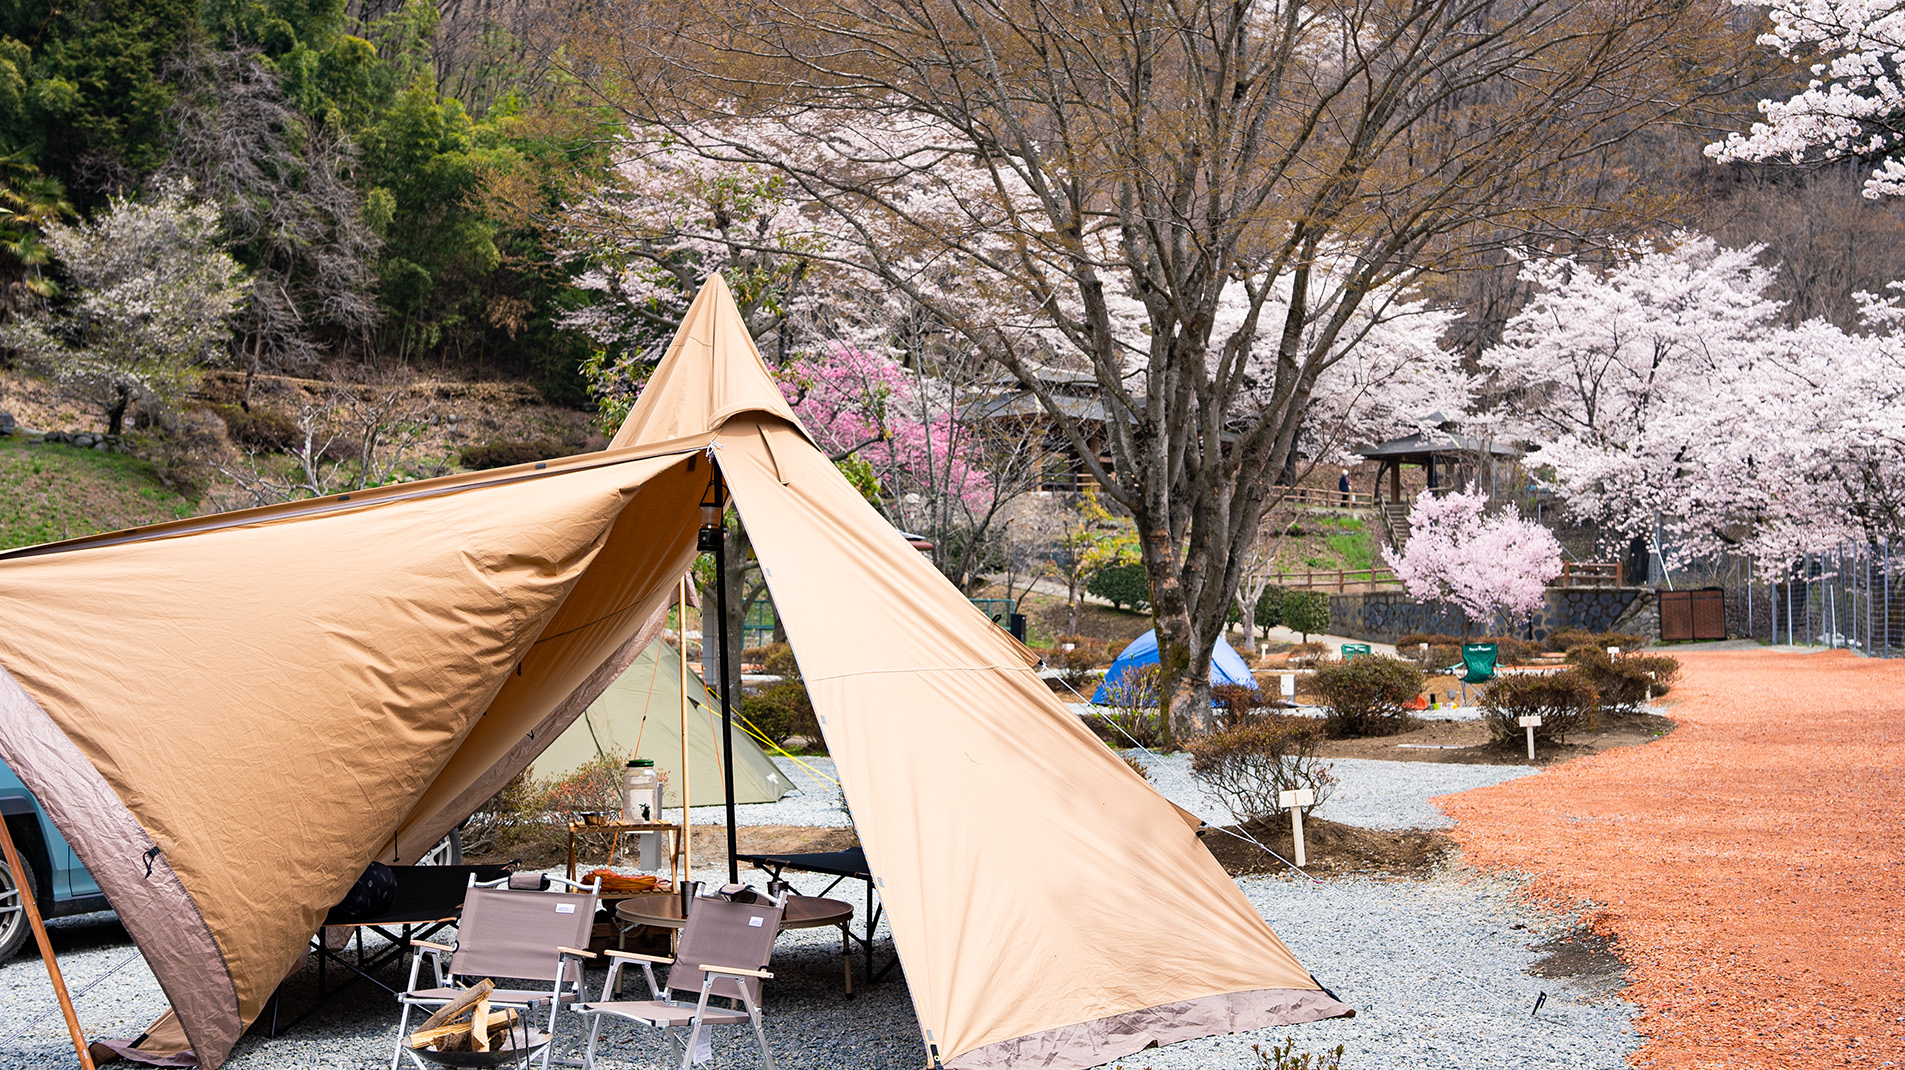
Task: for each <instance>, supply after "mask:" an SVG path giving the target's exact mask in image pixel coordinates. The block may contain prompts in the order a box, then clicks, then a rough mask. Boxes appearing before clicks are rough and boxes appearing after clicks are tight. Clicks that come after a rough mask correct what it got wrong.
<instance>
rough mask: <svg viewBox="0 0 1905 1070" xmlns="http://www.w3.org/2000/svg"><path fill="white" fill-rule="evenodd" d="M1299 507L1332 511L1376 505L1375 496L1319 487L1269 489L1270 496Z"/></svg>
mask: <svg viewBox="0 0 1905 1070" xmlns="http://www.w3.org/2000/svg"><path fill="white" fill-rule="evenodd" d="M1278 495H1282V496H1283V500H1284V501H1289V502H1296V503H1297V504H1299V505H1326V506H1329V507H1330V508H1332V509H1367V508H1369V507H1370V506H1372V505H1374V504H1376V500H1375V495H1373V494H1363V493H1361V492H1359V491H1353V490H1352V491H1348V492H1344V491H1340V490H1325V489H1323V488H1321V487H1271V488H1270V496H1271V497H1272V498H1275V497H1277V496H1278Z"/></svg>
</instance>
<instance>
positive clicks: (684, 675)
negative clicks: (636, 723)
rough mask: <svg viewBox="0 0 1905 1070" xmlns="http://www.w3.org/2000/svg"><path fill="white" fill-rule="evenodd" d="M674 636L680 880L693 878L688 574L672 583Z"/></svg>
mask: <svg viewBox="0 0 1905 1070" xmlns="http://www.w3.org/2000/svg"><path fill="white" fill-rule="evenodd" d="M675 637H676V638H677V639H678V640H680V642H681V673H680V676H681V783H680V784H679V785H677V787H678V788H679V790H680V791H681V843H679V844H678V845H677V846H678V847H680V849H681V883H683V884H687V883H688V882H689V881H690V880H692V879H693V876H692V874H693V873H694V867H695V849H694V832H693V827H692V824H691V823H690V821H689V820H688V577H687V575H685V574H684V575H683V576H682V577H681V580H680V582H679V583H677V584H676V586H675Z"/></svg>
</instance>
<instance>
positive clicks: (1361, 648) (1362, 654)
mask: <svg viewBox="0 0 1905 1070" xmlns="http://www.w3.org/2000/svg"><path fill="white" fill-rule="evenodd" d="M1368 656H1369V644H1368V643H1344V644H1343V660H1344V661H1348V660H1349V659H1351V658H1366V657H1368Z"/></svg>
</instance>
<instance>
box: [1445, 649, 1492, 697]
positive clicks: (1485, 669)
mask: <svg viewBox="0 0 1905 1070" xmlns="http://www.w3.org/2000/svg"><path fill="white" fill-rule="evenodd" d="M1495 657H1496V650H1495V644H1494V643H1463V644H1462V664H1460V665H1456V666H1453V667H1451V668H1450V670H1449V671H1450V672H1455V671H1457V670H1460V672H1461V673H1462V705H1464V706H1466V705H1468V685H1470V684H1485V683H1487V682H1489V681H1490V680H1493V679H1494V678H1495Z"/></svg>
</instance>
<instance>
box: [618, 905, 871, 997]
mask: <svg viewBox="0 0 1905 1070" xmlns="http://www.w3.org/2000/svg"><path fill="white" fill-rule="evenodd" d="M615 920H616V921H617V922H619V923H620V924H621V926H622V933H623V935H624V936H626V935H627V933H628V930H630V929H633V928H634V927H635V926H637V925H653V926H657V927H659V928H663V929H674V930H677V931H679V930H680V929H681V927H682V926H683V925H686V924H687V921H686V919H685V918H684V917H683V916H682V913H681V896H679V895H674V894H664V895H638V896H636V897H634V898H632V899H624V900H622V901H621V902H620V903H617V904H615ZM852 921H853V904H852V903H848V902H845V901H843V900H839V899H823V898H821V897H819V896H814V895H790V896H788V897H787V907H786V909H785V910H784V911H782V913H781V931H782V932H786V931H787V930H789V929H824V928H826V927H827V926H829V925H831V926H833V927H835V928H837V929H839V930H840V963H841V966H842V967H843V969H844V971H845V974H846V980H847V996H848V997H849V998H851V997H852V996H853V942H852V940H851V939H850V938H849V934H848V932H847V926H848V924H849V923H851V922H852Z"/></svg>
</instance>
